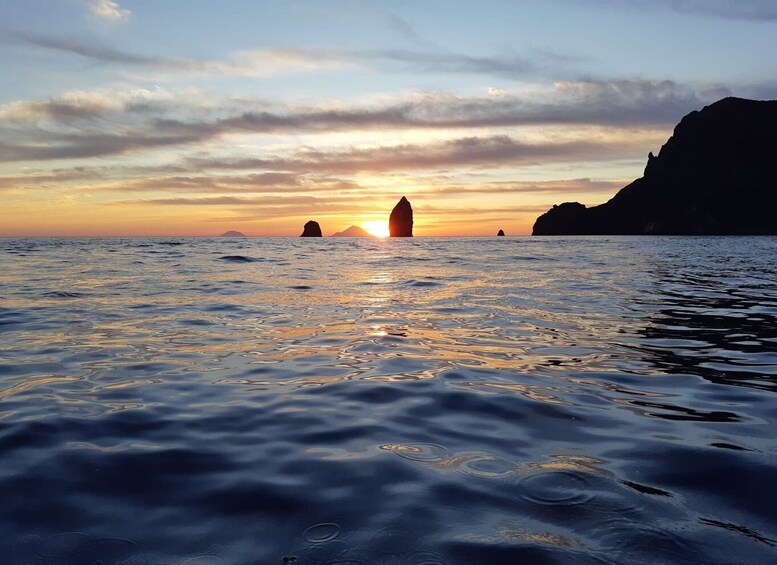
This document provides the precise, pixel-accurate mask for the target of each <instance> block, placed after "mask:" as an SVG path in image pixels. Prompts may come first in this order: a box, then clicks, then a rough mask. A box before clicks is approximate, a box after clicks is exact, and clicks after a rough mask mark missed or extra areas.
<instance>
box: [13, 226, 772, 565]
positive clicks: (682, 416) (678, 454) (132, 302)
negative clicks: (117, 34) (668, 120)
mask: <svg viewBox="0 0 777 565" xmlns="http://www.w3.org/2000/svg"><path fill="white" fill-rule="evenodd" d="M775 256H777V239H775V238H768V237H766V238H662V237H657V238H630V237H624V238H614V237H613V238H604V237H603V238H595V237H592V238H583V237H581V238H507V239H505V238H499V239H497V238H450V239H448V238H440V239H435V238H415V239H414V240H413V241H397V240H380V239H377V238H365V239H364V240H353V241H350V240H349V241H338V240H336V239H329V238H322V239H321V240H318V241H310V240H300V239H298V238H267V239H258V238H252V239H239V240H237V239H236V240H227V239H223V238H191V239H188V238H175V239H168V238H161V239H160V238H140V239H132V238H125V239H122V238H117V239H111V238H100V239H77V238H73V239H56V238H51V239H0V273H2V274H1V275H0V340H1V341H0V457H2V458H3V466H2V469H0V500H2V501H3V505H2V506H3V510H4V512H3V513H2V514H0V526H1V527H2V529H3V532H4V536H3V538H2V539H0V563H10V564H15V563H30V564H36V565H43V564H47V565H48V564H54V563H65V564H74V563H77V564H79V565H80V564H82V563H83V564H92V565H93V564H95V563H98V562H100V563H102V565H109V564H111V563H117V564H118V563H122V564H123V563H128V564H132V563H138V564H145V563H148V564H152V563H154V564H160V565H253V564H255V563H268V564H271V563H298V564H299V565H304V564H305V563H339V564H341V565H346V564H350V565H357V564H367V563H386V564H389V565H390V564H402V565H441V564H443V563H444V564H459V563H461V564H467V563H489V562H493V563H514V562H553V563H566V562H580V563H619V564H621V563H623V564H628V563H648V562H650V563H654V562H656V563H700V562H709V563H714V562H721V561H722V562H742V563H770V562H775V561H777V541H775V540H777V530H775V526H774V520H773V517H774V508H775V506H777V498H776V497H775V494H774V488H773V485H772V483H773V477H774V476H775V473H777V447H775V446H776V445H777V442H776V441H775V439H777V438H775V432H774V430H775V424H777V412H775V409H774V398H773V396H774V393H775V392H777V267H776V266H775V262H774V257H775Z"/></svg>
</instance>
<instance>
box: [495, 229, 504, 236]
mask: <svg viewBox="0 0 777 565" xmlns="http://www.w3.org/2000/svg"><path fill="white" fill-rule="evenodd" d="M504 234H505V230H499V231H498V232H496V235H498V236H500V237H503V236H504Z"/></svg>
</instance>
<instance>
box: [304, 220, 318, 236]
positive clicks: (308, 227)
mask: <svg viewBox="0 0 777 565" xmlns="http://www.w3.org/2000/svg"><path fill="white" fill-rule="evenodd" d="M300 237H321V226H319V225H318V222H316V221H314V220H310V221H309V222H307V223H305V226H304V227H303V228H302V235H301V236H300Z"/></svg>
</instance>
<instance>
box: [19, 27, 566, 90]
mask: <svg viewBox="0 0 777 565" xmlns="http://www.w3.org/2000/svg"><path fill="white" fill-rule="evenodd" d="M6 37H7V38H9V39H11V40H12V41H15V42H18V43H23V44H27V45H33V46H36V47H40V48H44V49H48V50H51V51H60V52H65V53H72V54H75V55H79V56H81V57H86V58H88V59H92V60H95V61H100V62H104V63H115V64H119V65H125V66H142V67H146V68H152V69H157V70H160V71H163V72H164V73H165V74H167V75H173V74H176V75H177V74H185V73H200V74H215V75H241V76H269V75H277V74H290V73H299V72H310V71H320V70H336V69H344V68H355V67H370V68H376V69H380V70H384V71H391V72H413V73H418V72H423V73H442V74H462V73H464V74H487V75H496V76H502V77H506V78H511V79H524V78H526V77H527V76H536V75H545V74H548V71H549V70H550V69H552V70H553V71H554V73H556V74H557V73H559V72H562V71H563V70H564V69H565V68H566V66H568V65H569V64H570V63H573V62H576V61H577V59H576V58H574V57H570V56H562V55H558V54H554V53H550V52H546V51H543V52H535V53H531V56H528V55H527V56H522V55H519V54H515V53H503V54H498V55H469V54H462V53H452V52H445V51H440V50H437V49H435V48H431V49H430V50H423V51H418V50H408V49H372V50H371V49H366V50H353V49H327V48H321V47H319V48H275V49H257V50H247V51H239V52H236V53H233V54H232V55H230V56H229V57H227V58H226V59H205V58H193V57H173V56H153V55H140V54H136V53H131V52H128V51H123V50H121V49H116V48H114V47H110V46H108V45H104V44H100V43H97V42H95V41H93V40H84V39H81V38H75V37H52V36H41V35H36V34H30V33H10V34H6Z"/></svg>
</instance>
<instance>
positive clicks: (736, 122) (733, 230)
mask: <svg viewBox="0 0 777 565" xmlns="http://www.w3.org/2000/svg"><path fill="white" fill-rule="evenodd" d="M776 155H777V100H770V101H756V100H745V99H742V98H724V99H723V100H719V101H718V102H715V103H714V104H711V105H709V106H707V107H705V108H704V109H702V110H701V111H694V112H691V113H690V114H688V115H687V116H685V117H684V118H683V119H682V120H681V121H680V123H679V124H678V125H677V127H675V130H674V134H673V135H672V137H670V138H669V140H668V141H667V142H666V143H665V144H664V146H663V147H662V148H661V151H660V152H659V153H658V156H653V154H652V153H650V154H648V161H647V166H646V167H645V172H644V175H643V176H642V178H639V179H637V180H635V181H634V182H632V183H631V184H630V185H628V186H626V187H625V188H623V189H621V190H620V191H619V192H618V193H617V194H616V195H615V196H614V197H613V198H612V199H611V200H609V201H608V202H606V203H604V204H600V205H599V206H593V207H591V208H586V207H585V206H584V205H583V204H580V203H578V202H566V203H564V204H561V205H558V206H553V208H552V209H550V210H549V211H547V212H545V213H544V214H543V215H542V216H540V217H539V218H537V221H536V222H535V224H534V229H533V231H532V234H533V235H643V234H644V235H775V234H777V164H776V163H775V156H776Z"/></svg>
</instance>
